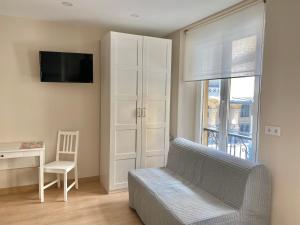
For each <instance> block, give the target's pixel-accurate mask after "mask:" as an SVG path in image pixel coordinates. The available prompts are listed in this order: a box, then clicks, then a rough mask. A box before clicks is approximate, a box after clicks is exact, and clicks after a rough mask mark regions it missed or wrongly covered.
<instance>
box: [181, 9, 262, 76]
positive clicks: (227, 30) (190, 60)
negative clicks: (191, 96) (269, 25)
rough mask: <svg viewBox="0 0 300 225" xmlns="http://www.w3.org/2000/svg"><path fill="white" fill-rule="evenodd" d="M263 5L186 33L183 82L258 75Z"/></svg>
mask: <svg viewBox="0 0 300 225" xmlns="http://www.w3.org/2000/svg"><path fill="white" fill-rule="evenodd" d="M264 18H265V8H264V3H257V4H255V5H252V6H249V7H247V8H244V9H241V10H239V11H238V12H235V13H233V14H230V15H228V16H225V17H222V19H219V20H215V21H214V22H211V23H207V24H203V25H201V26H198V27H197V28H196V29H193V30H190V31H187V32H186V37H185V62H184V80H185V81H196V80H207V79H221V78H231V77H245V76H261V75H262V55H263V37H264Z"/></svg>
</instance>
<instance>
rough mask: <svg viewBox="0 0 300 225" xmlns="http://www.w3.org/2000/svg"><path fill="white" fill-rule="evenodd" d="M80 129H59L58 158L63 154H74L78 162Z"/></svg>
mask: <svg viewBox="0 0 300 225" xmlns="http://www.w3.org/2000/svg"><path fill="white" fill-rule="evenodd" d="M78 142H79V131H61V130H59V131H58V134H57V145H56V160H59V156H60V155H61V154H65V155H73V156H74V161H75V162H77V153H78Z"/></svg>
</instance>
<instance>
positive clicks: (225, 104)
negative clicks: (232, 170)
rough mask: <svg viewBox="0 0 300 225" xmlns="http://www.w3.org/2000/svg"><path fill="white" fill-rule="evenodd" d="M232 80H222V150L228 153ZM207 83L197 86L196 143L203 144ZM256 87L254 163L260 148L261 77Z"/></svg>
mask: <svg viewBox="0 0 300 225" xmlns="http://www.w3.org/2000/svg"><path fill="white" fill-rule="evenodd" d="M230 79H234V78H228V79H222V80H221V82H222V83H221V92H220V93H221V94H220V96H221V102H220V112H219V113H220V122H221V123H220V129H219V132H220V134H222V135H220V137H221V138H220V140H219V145H220V148H219V149H220V150H222V151H224V152H226V149H227V141H228V138H227V137H228V129H227V125H228V121H227V120H228V115H229V110H230V109H229V107H230V104H229V102H230V93H229V91H230ZM205 82H207V81H200V82H199V83H198V85H197V91H196V92H197V93H196V94H197V98H196V109H197V112H196V126H195V129H196V130H195V141H196V142H198V143H201V144H205V143H203V129H204V121H203V119H204V116H203V112H204V109H203V108H204V107H202V102H203V99H204V96H205ZM254 82H255V85H254V105H253V127H252V128H253V130H252V151H253V158H252V159H251V160H252V161H255V162H256V161H257V160H258V146H259V116H260V92H261V77H259V76H255V81H254Z"/></svg>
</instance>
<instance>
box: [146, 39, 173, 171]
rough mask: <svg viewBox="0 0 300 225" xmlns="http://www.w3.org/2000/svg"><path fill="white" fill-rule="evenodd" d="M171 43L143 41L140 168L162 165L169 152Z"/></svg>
mask: <svg viewBox="0 0 300 225" xmlns="http://www.w3.org/2000/svg"><path fill="white" fill-rule="evenodd" d="M170 66H171V41H170V40H166V39H160V38H152V37H144V42H143V108H144V111H143V117H142V158H141V166H142V167H161V166H164V165H165V162H166V154H167V151H168V148H169V108H170V106H169V104H170V76H171V71H170V68H171V67H170Z"/></svg>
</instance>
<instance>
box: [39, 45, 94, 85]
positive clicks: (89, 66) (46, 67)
mask: <svg viewBox="0 0 300 225" xmlns="http://www.w3.org/2000/svg"><path fill="white" fill-rule="evenodd" d="M40 75H41V81H42V82H71V83H93V55H92V54H82V53H67V52H46V51H40Z"/></svg>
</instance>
